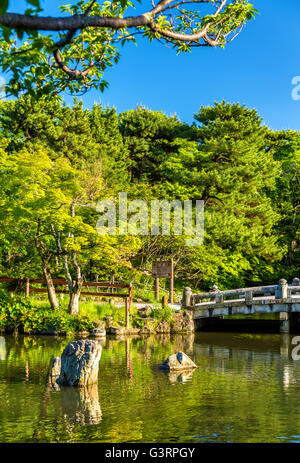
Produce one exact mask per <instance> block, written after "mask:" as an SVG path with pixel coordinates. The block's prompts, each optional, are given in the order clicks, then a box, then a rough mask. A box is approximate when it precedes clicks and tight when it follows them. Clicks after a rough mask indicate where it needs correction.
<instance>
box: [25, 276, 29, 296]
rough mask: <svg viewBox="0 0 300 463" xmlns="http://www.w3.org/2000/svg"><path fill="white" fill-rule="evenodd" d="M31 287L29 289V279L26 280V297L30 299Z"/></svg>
mask: <svg viewBox="0 0 300 463" xmlns="http://www.w3.org/2000/svg"><path fill="white" fill-rule="evenodd" d="M29 292H30V287H29V278H26V287H25V296H26V297H29Z"/></svg>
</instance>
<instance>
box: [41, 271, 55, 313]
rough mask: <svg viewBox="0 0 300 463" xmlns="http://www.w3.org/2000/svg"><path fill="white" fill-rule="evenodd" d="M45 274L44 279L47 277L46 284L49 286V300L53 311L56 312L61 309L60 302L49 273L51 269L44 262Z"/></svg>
mask: <svg viewBox="0 0 300 463" xmlns="http://www.w3.org/2000/svg"><path fill="white" fill-rule="evenodd" d="M43 273H44V277H45V280H46V284H47V292H48V299H49V302H50V305H51V309H52V310H56V309H58V308H59V302H58V299H57V296H56V292H55V286H54V284H53V280H52V276H51V274H50V272H49V268H48V267H47V266H46V265H44V262H43Z"/></svg>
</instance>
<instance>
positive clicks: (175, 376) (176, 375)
mask: <svg viewBox="0 0 300 463" xmlns="http://www.w3.org/2000/svg"><path fill="white" fill-rule="evenodd" d="M194 372H195V370H194V369H193V370H184V371H165V370H162V373H163V374H165V375H166V376H167V377H168V379H169V381H170V383H176V382H177V381H178V382H179V383H186V382H188V381H191V380H192V377H193V374H194Z"/></svg>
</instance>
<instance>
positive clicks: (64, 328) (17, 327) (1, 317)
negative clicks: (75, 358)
mask: <svg viewBox="0 0 300 463" xmlns="http://www.w3.org/2000/svg"><path fill="white" fill-rule="evenodd" d="M94 327H95V324H94V322H93V320H92V318H91V316H89V315H86V314H83V315H81V314H78V315H70V314H68V313H67V312H66V310H65V309H59V310H56V311H55V312H54V311H52V310H50V309H49V308H44V307H43V308H41V307H33V306H32V305H31V303H30V302H28V301H26V302H23V301H21V300H17V299H15V300H13V299H10V300H9V299H7V300H4V299H2V298H1V296H0V331H3V332H6V333H12V332H15V331H17V332H19V333H24V334H31V333H39V332H41V331H43V330H46V329H49V328H53V329H54V330H55V331H59V332H68V331H92V329H93V328H94Z"/></svg>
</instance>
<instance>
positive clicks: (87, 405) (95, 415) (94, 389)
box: [60, 384, 102, 425]
mask: <svg viewBox="0 0 300 463" xmlns="http://www.w3.org/2000/svg"><path fill="white" fill-rule="evenodd" d="M60 393H61V405H62V412H63V416H64V419H65V420H67V421H68V422H69V423H80V424H84V425H91V424H99V423H100V421H101V419H102V413H101V408H100V404H99V395H98V384H93V385H90V386H89V387H77V388H72V387H62V388H61V392H60Z"/></svg>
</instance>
